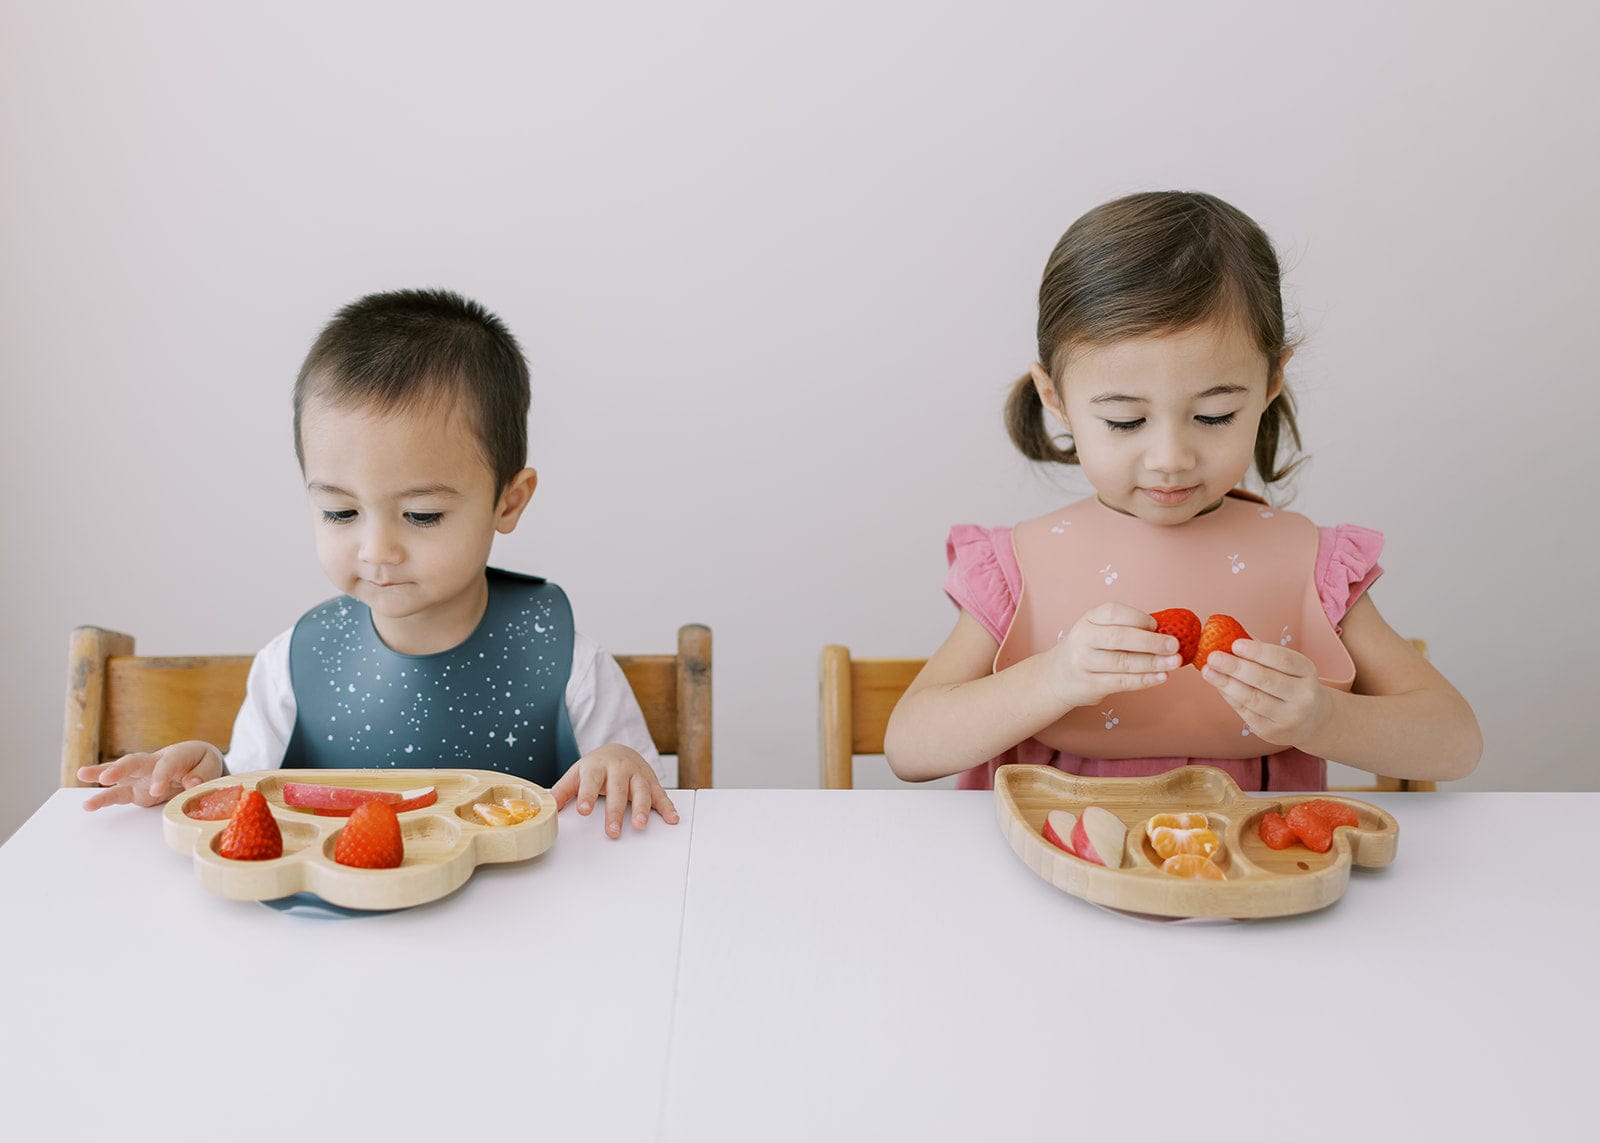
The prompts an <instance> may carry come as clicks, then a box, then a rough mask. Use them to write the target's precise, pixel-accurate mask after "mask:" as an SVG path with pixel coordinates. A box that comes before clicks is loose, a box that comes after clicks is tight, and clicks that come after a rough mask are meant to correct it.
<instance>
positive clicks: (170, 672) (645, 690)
mask: <svg viewBox="0 0 1600 1143" xmlns="http://www.w3.org/2000/svg"><path fill="white" fill-rule="evenodd" d="M254 658H255V656H253V655H203V656H192V655H172V656H153V655H135V654H134V653H133V636H132V635H124V634H123V633H121V632H120V631H107V630H105V629H104V628H100V627H79V628H77V629H76V630H74V631H73V632H72V638H71V640H70V642H69V643H68V651H67V711H66V733H65V736H64V739H63V747H62V753H61V784H62V785H63V786H83V785H86V783H84V782H80V781H79V780H78V767H80V766H92V765H94V764H96V763H98V762H109V761H110V760H112V759H113V758H120V757H122V755H124V754H127V753H130V752H132V751H136V750H154V749H156V748H158V747H161V746H165V745H167V744H168V743H170V742H179V741H182V740H184V739H188V738H198V739H202V740H203V741H206V742H211V743H214V744H215V745H216V746H218V747H220V748H221V749H222V750H224V751H226V750H227V749H228V746H229V740H230V739H231V738H232V736H233V719H234V716H235V715H236V714H238V712H239V706H240V704H242V703H243V702H244V688H245V678H246V677H247V676H248V675H249V673H250V663H251V661H252V660H253V659H254ZM616 659H617V663H618V665H619V666H621V667H622V673H623V674H624V675H626V676H627V679H628V685H629V686H631V687H632V688H633V693H634V695H635V696H636V697H637V698H638V700H639V707H640V709H641V710H643V711H644V721H645V725H646V726H647V727H648V728H649V730H650V737H651V738H652V739H653V740H654V741H655V744H656V749H657V750H659V751H660V752H661V753H662V754H675V755H677V758H678V787H679V788H680V789H686V790H698V789H704V788H706V787H708V786H710V785H711V629H710V628H709V627H705V626H702V625H701V624H698V623H690V624H686V625H685V626H683V627H680V628H678V652H677V654H675V655H618V656H616Z"/></svg>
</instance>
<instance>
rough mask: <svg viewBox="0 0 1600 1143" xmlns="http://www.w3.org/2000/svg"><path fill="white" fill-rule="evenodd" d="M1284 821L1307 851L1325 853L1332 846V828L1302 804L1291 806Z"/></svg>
mask: <svg viewBox="0 0 1600 1143" xmlns="http://www.w3.org/2000/svg"><path fill="white" fill-rule="evenodd" d="M1284 820H1285V821H1287V822H1288V823H1289V828H1290V829H1292V830H1294V832H1295V836H1296V837H1298V838H1299V839H1300V841H1301V843H1302V844H1303V845H1304V846H1305V847H1306V848H1307V849H1310V850H1315V851H1316V852H1317V853H1327V852H1328V847H1329V846H1331V845H1332V844H1333V827H1332V826H1331V825H1329V824H1328V820H1327V819H1326V818H1324V817H1323V816H1322V815H1320V814H1319V813H1317V811H1316V810H1314V809H1312V808H1311V807H1310V806H1308V805H1307V804H1306V803H1304V802H1301V803H1300V804H1299V805H1296V806H1291V807H1290V809H1289V813H1288V814H1287V815H1286V816H1285V818H1284Z"/></svg>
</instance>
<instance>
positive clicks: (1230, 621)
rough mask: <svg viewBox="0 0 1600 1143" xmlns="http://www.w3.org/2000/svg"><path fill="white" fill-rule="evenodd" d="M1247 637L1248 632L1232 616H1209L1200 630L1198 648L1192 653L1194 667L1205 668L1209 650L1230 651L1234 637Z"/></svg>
mask: <svg viewBox="0 0 1600 1143" xmlns="http://www.w3.org/2000/svg"><path fill="white" fill-rule="evenodd" d="M1248 638H1250V632H1248V631H1246V630H1245V629H1244V625H1243V624H1242V623H1240V622H1239V621H1238V620H1237V619H1235V618H1234V617H1233V616H1231V615H1213V616H1211V617H1210V618H1209V619H1207V620H1206V625H1205V627H1204V628H1203V629H1202V630H1201V632H1200V649H1199V650H1197V651H1196V652H1195V655H1194V665H1195V667H1196V668H1197V669H1198V670H1205V666H1206V660H1207V659H1209V658H1210V657H1211V652H1213V651H1231V650H1233V641H1234V640H1235V639H1248Z"/></svg>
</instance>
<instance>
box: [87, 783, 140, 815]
mask: <svg viewBox="0 0 1600 1143" xmlns="http://www.w3.org/2000/svg"><path fill="white" fill-rule="evenodd" d="M131 801H133V788H132V787H130V786H111V787H109V788H108V789H104V790H96V791H95V792H94V793H92V794H90V795H89V796H88V797H87V798H85V799H84V800H83V808H84V809H86V810H98V809H103V808H105V807H106V806H119V805H122V804H123V803H124V802H131Z"/></svg>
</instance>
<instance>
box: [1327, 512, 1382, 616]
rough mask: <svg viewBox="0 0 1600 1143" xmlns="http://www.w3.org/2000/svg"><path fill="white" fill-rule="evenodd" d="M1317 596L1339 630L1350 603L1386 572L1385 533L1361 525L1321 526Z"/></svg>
mask: <svg viewBox="0 0 1600 1143" xmlns="http://www.w3.org/2000/svg"><path fill="white" fill-rule="evenodd" d="M1317 541H1318V542H1317V596H1318V598H1319V599H1321V601H1322V610H1323V611H1324V612H1325V613H1326V614H1327V616H1328V622H1329V623H1332V624H1333V628H1334V630H1335V631H1337V630H1338V629H1339V624H1340V623H1342V622H1344V617H1345V615H1346V614H1347V613H1348V612H1349V611H1350V605H1351V604H1353V603H1354V602H1355V601H1356V600H1358V599H1360V598H1361V596H1362V594H1363V593H1365V592H1366V590H1367V589H1368V588H1369V587H1371V586H1372V585H1373V584H1374V583H1375V582H1376V581H1377V579H1378V577H1379V576H1381V575H1382V574H1383V568H1382V567H1381V566H1379V564H1378V556H1379V555H1381V554H1382V552H1383V533H1382V532H1378V531H1374V530H1373V529H1371V528H1363V527H1361V526H1360V525H1359V524H1340V525H1338V526H1337V527H1333V528H1318V529H1317Z"/></svg>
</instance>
